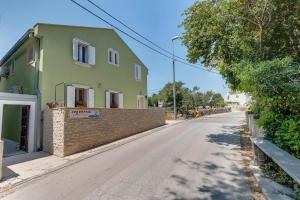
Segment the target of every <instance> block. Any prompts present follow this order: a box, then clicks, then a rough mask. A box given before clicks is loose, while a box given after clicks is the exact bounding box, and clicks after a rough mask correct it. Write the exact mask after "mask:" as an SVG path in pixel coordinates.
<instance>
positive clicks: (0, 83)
mask: <svg viewBox="0 0 300 200" xmlns="http://www.w3.org/2000/svg"><path fill="white" fill-rule="evenodd" d="M32 44H33V41H32V39H30V40H28V41H27V42H26V43H25V44H23V45H22V46H21V47H20V49H19V50H18V51H17V52H16V53H15V54H14V55H13V56H12V57H11V58H10V59H9V61H8V62H7V63H6V64H5V65H4V66H5V67H7V68H8V69H9V67H10V64H11V62H12V61H13V60H15V69H16V71H15V74H14V75H9V76H8V77H7V78H3V77H2V78H1V80H0V92H10V91H11V89H12V87H14V86H22V88H23V93H24V94H35V91H34V71H35V68H34V66H33V65H32V64H28V63H27V48H28V47H29V45H32Z"/></svg>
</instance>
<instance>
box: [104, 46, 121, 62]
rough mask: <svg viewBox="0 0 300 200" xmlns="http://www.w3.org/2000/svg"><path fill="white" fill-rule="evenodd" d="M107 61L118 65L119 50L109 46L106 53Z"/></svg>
mask: <svg viewBox="0 0 300 200" xmlns="http://www.w3.org/2000/svg"><path fill="white" fill-rule="evenodd" d="M107 61H108V63H109V64H112V65H117V66H118V65H119V52H118V51H116V50H114V49H112V48H109V49H108V54H107Z"/></svg>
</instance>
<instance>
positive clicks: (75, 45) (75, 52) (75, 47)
mask: <svg viewBox="0 0 300 200" xmlns="http://www.w3.org/2000/svg"><path fill="white" fill-rule="evenodd" d="M78 42H79V41H78V39H77V38H74V39H73V60H75V61H78Z"/></svg>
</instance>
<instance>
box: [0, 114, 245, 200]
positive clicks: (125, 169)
mask: <svg viewBox="0 0 300 200" xmlns="http://www.w3.org/2000/svg"><path fill="white" fill-rule="evenodd" d="M243 119H244V113H242V112H232V113H226V114H218V115H213V116H208V117H204V118H202V119H200V120H190V121H186V122H182V123H179V124H176V125H173V126H170V127H168V128H165V129H162V130H160V131H158V132H155V133H153V134H151V135H148V136H146V137H143V138H140V139H138V140H135V141H132V142H130V143H127V144H125V145H123V146H120V147H117V148H115V149H113V150H110V151H107V152H104V153H101V154H98V155H96V156H93V157H91V158H88V159H86V160H83V161H81V162H79V163H76V164H74V165H72V166H69V167H67V168H64V169H63V170H60V171H58V172H56V173H54V174H50V175H48V176H45V177H43V178H41V179H39V180H36V181H33V182H32V183H30V184H26V185H25V186H24V187H21V188H19V189H18V190H17V191H15V192H14V193H11V194H9V195H8V196H6V197H5V198H4V199H6V200H8V199H10V200H18V199H20V200H24V199H25V200H27V199H30V200H41V199H43V200H48V199H49V200H57V199H63V200H76V199H84V200H92V199H101V200H144V199H147V200H159V199H162V200H169V199H174V200H175V199H177V200H202V199H203V200H204V199H222V200H223V199H230V200H234V199H238V200H242V199H251V198H250V186H249V184H248V182H247V179H246V177H245V176H244V173H243V167H242V166H243V165H242V157H241V155H240V153H239V145H240V143H239V134H238V129H239V125H240V124H241V121H242V120H243Z"/></svg>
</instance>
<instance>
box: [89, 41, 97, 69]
mask: <svg viewBox="0 0 300 200" xmlns="http://www.w3.org/2000/svg"><path fill="white" fill-rule="evenodd" d="M88 51H89V52H88V58H89V64H90V65H95V64H96V48H95V47H93V46H90V45H89V46H88Z"/></svg>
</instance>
